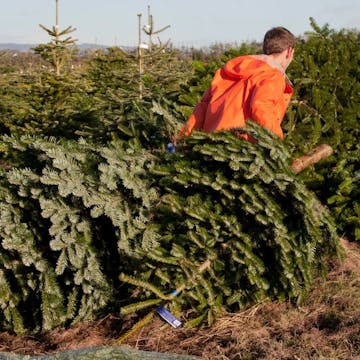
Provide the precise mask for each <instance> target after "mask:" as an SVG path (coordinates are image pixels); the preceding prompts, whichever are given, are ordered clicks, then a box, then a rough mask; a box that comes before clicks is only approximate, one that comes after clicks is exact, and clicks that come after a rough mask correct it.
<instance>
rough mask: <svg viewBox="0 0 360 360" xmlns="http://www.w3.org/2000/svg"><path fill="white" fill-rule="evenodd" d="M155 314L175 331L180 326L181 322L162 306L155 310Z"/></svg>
mask: <svg viewBox="0 0 360 360" xmlns="http://www.w3.org/2000/svg"><path fill="white" fill-rule="evenodd" d="M156 311H157V313H158V314H159V315H160V316H161V317H162V318H163V319H164V320H165V321H166V322H167V323H169V324H170V325H171V326H172V327H174V328H175V329H176V328H178V327H179V326H181V325H182V321H181V320H179V319H178V318H176V317H175V316H174V315H173V314H172V313H171V312H170V311H169V310H168V309H166V308H165V307H164V306H163V305H159V306H158V307H157V308H156Z"/></svg>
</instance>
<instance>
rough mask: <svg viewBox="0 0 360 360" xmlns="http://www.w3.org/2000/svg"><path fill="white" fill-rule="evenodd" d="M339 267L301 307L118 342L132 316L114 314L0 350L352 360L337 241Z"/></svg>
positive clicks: (353, 296) (351, 327) (353, 295)
mask: <svg viewBox="0 0 360 360" xmlns="http://www.w3.org/2000/svg"><path fill="white" fill-rule="evenodd" d="M342 244H343V246H344V248H345V250H346V257H345V260H344V262H343V263H341V264H333V268H332V271H331V272H330V273H329V274H328V276H327V278H326V279H325V280H324V279H317V280H316V282H315V284H314V287H313V290H312V291H311V293H310V294H309V297H308V298H307V299H306V300H305V302H304V303H303V304H302V305H301V306H294V305H293V304H290V303H287V302H283V303H277V302H270V301H268V302H264V303H261V304H257V305H256V306H254V307H251V308H249V309H247V310H244V311H242V312H239V313H236V314H226V315H224V316H223V317H222V318H220V319H218V321H217V322H216V323H215V325H213V326H212V327H211V328H204V329H186V328H179V329H173V328H172V327H170V326H169V325H167V324H166V323H164V322H163V320H162V319H160V318H159V317H158V316H157V315H155V316H154V317H153V318H152V320H151V321H150V322H149V323H148V324H146V325H145V326H143V327H142V328H141V329H139V330H137V331H135V332H134V333H132V334H129V336H127V337H125V338H124V335H125V334H127V332H128V330H129V328H130V324H132V323H133V322H134V319H133V318H125V319H124V318H120V316H118V315H116V314H111V315H108V316H107V317H105V318H103V319H101V320H98V321H96V322H87V323H78V324H77V325H75V326H73V327H71V328H70V329H64V328H58V329H55V330H53V331H50V332H48V333H44V334H41V335H36V336H22V337H20V336H15V335H12V334H9V333H6V332H5V333H0V351H5V352H15V353H18V354H30V355H40V354H51V353H57V352H60V351H64V350H69V349H79V348H85V347H92V346H98V345H122V346H129V347H131V348H134V349H140V350H148V351H158V352H170V353H177V354H187V355H197V356H199V357H201V358H203V359H219V360H220V359H222V360H226V359H239V360H240V359H247V360H250V359H253V360H255V359H267V360H275V359H276V360H280V359H284V360H291V359H292V360H300V359H301V360H303V359H328V360H330V359H334V360H335V359H336V360H342V359H343V360H355V359H360V251H359V249H358V247H357V246H356V245H354V244H353V243H349V242H347V241H345V240H343V241H342Z"/></svg>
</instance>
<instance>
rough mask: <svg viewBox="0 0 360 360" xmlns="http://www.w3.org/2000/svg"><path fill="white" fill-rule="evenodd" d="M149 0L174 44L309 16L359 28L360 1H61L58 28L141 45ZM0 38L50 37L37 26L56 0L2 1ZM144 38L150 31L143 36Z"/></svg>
mask: <svg viewBox="0 0 360 360" xmlns="http://www.w3.org/2000/svg"><path fill="white" fill-rule="evenodd" d="M149 4H150V6H151V12H152V14H153V18H154V23H155V30H157V29H160V28H162V27H164V26H166V25H170V28H169V29H168V30H166V31H164V32H163V33H161V34H160V38H161V40H162V41H163V42H165V41H166V40H167V39H169V38H170V39H171V42H172V43H173V44H174V45H175V46H207V45H211V44H214V43H216V42H223V43H235V42H237V43H242V42H244V41H246V42H247V41H252V40H256V41H261V40H262V38H263V34H264V33H265V31H267V30H268V29H269V28H271V27H273V26H278V25H281V26H285V27H286V28H288V29H289V30H290V31H292V32H293V33H294V34H295V35H302V34H304V32H306V31H309V30H311V27H310V22H309V17H314V18H315V20H316V21H317V23H318V24H319V25H320V26H323V25H324V24H325V23H329V25H330V27H331V28H334V29H336V30H339V29H342V28H346V29H350V28H351V29H353V28H356V29H359V28H360V0H296V1H291V0H253V1H251V0H250V1H249V0H247V1H244V0H218V1H214V0H59V23H60V29H64V28H65V27H67V26H69V25H71V26H73V27H75V28H76V29H77V30H76V32H74V33H73V36H74V37H76V38H77V39H78V40H79V41H78V43H79V44H81V43H85V42H88V43H97V44H104V45H108V46H112V45H124V46H132V45H137V41H138V16H137V14H139V13H142V14H143V16H142V25H145V24H146V23H147V7H148V5H149ZM0 5H1V11H0V42H1V43H4V42H13V43H32V44H37V43H42V42H48V40H49V38H48V36H47V34H46V33H45V32H44V30H42V29H41V28H40V27H39V24H43V25H45V26H47V27H51V26H52V25H54V24H55V0H0ZM143 40H144V42H146V36H144V35H143Z"/></svg>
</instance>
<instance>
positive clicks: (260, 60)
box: [178, 27, 295, 139]
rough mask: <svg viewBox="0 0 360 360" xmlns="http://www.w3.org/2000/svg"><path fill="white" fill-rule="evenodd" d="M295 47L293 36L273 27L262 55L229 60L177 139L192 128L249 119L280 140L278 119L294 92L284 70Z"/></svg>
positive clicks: (237, 124) (222, 127)
mask: <svg viewBox="0 0 360 360" xmlns="http://www.w3.org/2000/svg"><path fill="white" fill-rule="evenodd" d="M294 46H295V37H294V35H293V34H292V33H291V32H290V31H289V30H287V29H285V28H283V27H275V28H273V29H271V30H269V31H268V32H267V33H266V34H265V37H264V41H263V55H246V56H239V57H236V58H234V59H232V60H230V61H228V62H227V63H226V64H225V66H223V67H222V68H221V69H219V70H217V71H216V73H215V76H214V78H213V80H212V83H211V86H210V88H209V89H208V90H207V91H206V93H205V94H204V96H203V98H202V99H201V101H200V103H198V104H197V105H196V107H195V109H194V112H193V113H192V114H191V116H190V117H189V119H188V121H187V122H186V124H185V125H184V126H183V127H182V128H181V130H180V132H179V134H178V138H181V137H184V136H187V135H189V134H190V133H191V132H192V131H193V130H203V131H205V132H213V131H217V130H229V129H235V128H240V127H243V126H244V125H245V120H247V119H251V120H253V121H255V122H257V123H258V124H260V125H261V126H263V127H265V128H268V129H269V130H271V131H272V132H273V133H275V134H276V135H277V136H278V137H279V138H281V139H282V138H283V132H282V129H281V122H282V120H283V117H284V115H285V111H286V109H287V107H288V104H289V101H290V97H291V95H292V93H293V89H292V86H291V83H290V81H289V79H288V77H287V76H286V74H285V70H286V69H287V67H288V66H289V64H290V63H291V61H292V59H293V56H294ZM244 137H245V138H247V139H249V138H248V137H247V135H244Z"/></svg>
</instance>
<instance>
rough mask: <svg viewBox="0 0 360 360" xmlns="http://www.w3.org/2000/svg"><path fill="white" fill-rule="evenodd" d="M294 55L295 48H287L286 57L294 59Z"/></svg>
mask: <svg viewBox="0 0 360 360" xmlns="http://www.w3.org/2000/svg"><path fill="white" fill-rule="evenodd" d="M293 56H294V48H293V47H290V46H289V47H288V48H287V50H286V58H287V59H290V58H291V59H292V58H293Z"/></svg>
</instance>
